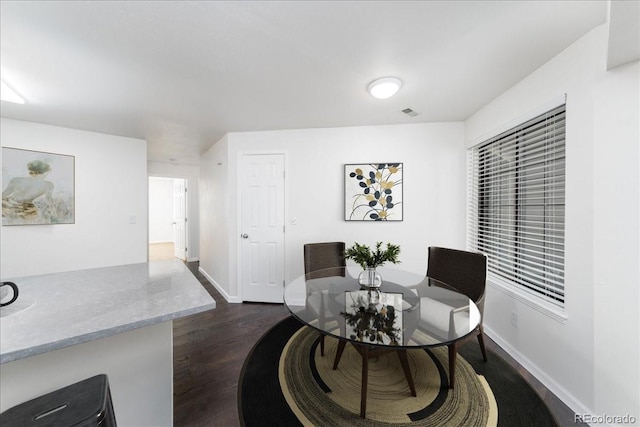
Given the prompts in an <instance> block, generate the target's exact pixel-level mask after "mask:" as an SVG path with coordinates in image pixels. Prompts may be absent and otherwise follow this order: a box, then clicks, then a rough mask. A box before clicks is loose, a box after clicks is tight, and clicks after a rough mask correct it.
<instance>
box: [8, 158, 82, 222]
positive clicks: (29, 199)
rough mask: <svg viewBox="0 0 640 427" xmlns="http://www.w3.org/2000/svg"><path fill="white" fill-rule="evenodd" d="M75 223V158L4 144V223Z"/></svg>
mask: <svg viewBox="0 0 640 427" xmlns="http://www.w3.org/2000/svg"><path fill="white" fill-rule="evenodd" d="M74 223H75V157H74V156H68V155H64V154H54V153H45V152H41V151H31V150H22V149H18V148H9V147H2V225H36V224H37V225H42V224H74Z"/></svg>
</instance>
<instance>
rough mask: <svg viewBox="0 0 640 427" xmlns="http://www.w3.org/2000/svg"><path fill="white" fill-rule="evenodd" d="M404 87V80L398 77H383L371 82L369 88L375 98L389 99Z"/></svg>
mask: <svg viewBox="0 0 640 427" xmlns="http://www.w3.org/2000/svg"><path fill="white" fill-rule="evenodd" d="M401 87H402V80H400V79H399V78H397V77H382V78H380V79H377V80H374V81H372V82H371V83H370V84H369V87H368V88H367V90H368V91H369V93H370V94H371V96H373V97H374V98H378V99H387V98H390V97H392V96H393V95H395V94H396V92H397V91H399V90H400V88H401Z"/></svg>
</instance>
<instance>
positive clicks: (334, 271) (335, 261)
mask: <svg viewBox="0 0 640 427" xmlns="http://www.w3.org/2000/svg"><path fill="white" fill-rule="evenodd" d="M344 251H345V244H344V242H324V243H307V244H305V245H304V275H305V279H306V280H311V279H321V278H323V277H335V276H341V277H345V274H346V265H347V264H346V260H345V258H344ZM319 295H320V299H319V300H318V301H315V303H313V302H312V307H311V308H312V309H313V310H316V311H317V313H318V319H319V320H320V322H321V323H323V322H325V321H326V320H327V319H328V316H329V317H330V316H332V315H331V313H330V312H328V310H327V303H326V301H325V300H324V294H323V293H322V292H321V293H320V294H319ZM320 354H321V355H322V356H324V334H323V333H322V332H321V333H320Z"/></svg>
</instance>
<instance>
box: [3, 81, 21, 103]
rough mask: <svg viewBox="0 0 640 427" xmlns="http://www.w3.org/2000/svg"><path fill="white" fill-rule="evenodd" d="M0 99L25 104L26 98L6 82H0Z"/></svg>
mask: <svg viewBox="0 0 640 427" xmlns="http://www.w3.org/2000/svg"><path fill="white" fill-rule="evenodd" d="M0 83H1V84H2V86H1V87H0V99H2V100H3V101H7V102H15V103H16V104H24V102H25V101H24V98H23V97H21V96H20V95H18V93H17V92H16V91H15V90H13V89H11V88H10V87H9V85H7V84H6V83H5V82H3V81H2V82H0Z"/></svg>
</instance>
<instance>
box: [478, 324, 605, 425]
mask: <svg viewBox="0 0 640 427" xmlns="http://www.w3.org/2000/svg"><path fill="white" fill-rule="evenodd" d="M484 332H485V334H486V335H487V336H488V337H489V338H491V339H492V340H493V341H495V343H496V344H498V345H499V346H500V347H502V349H503V350H504V351H506V352H507V353H509V355H510V356H511V357H513V358H514V359H515V360H516V361H517V362H518V363H519V364H520V365H522V367H523V368H525V369H526V370H527V371H529V372H530V373H531V375H533V376H534V377H536V379H537V380H538V381H540V382H541V383H542V384H543V385H544V386H545V387H546V388H547V389H548V390H549V391H551V392H552V393H553V394H555V395H556V396H557V397H558V399H560V400H561V401H562V402H564V404H565V405H567V406H568V407H569V408H570V409H571V410H572V411H573V412H574V413H576V414H594V413H595V412H594V411H593V410H592V409H589V408H588V407H587V406H586V405H584V404H583V403H582V402H580V401H579V400H578V399H576V397H575V396H573V395H572V394H571V393H569V392H568V391H567V390H566V389H565V388H564V387H562V386H561V385H560V384H558V382H557V381H555V380H554V379H553V378H551V377H550V376H549V375H547V374H546V373H545V372H544V371H543V370H541V369H540V368H539V367H538V366H537V365H536V364H535V363H533V362H532V361H531V360H529V359H528V358H527V357H526V356H525V355H523V354H522V353H520V352H519V351H518V350H516V349H515V348H513V347H512V346H511V345H510V344H509V343H508V342H507V341H505V340H504V339H502V337H501V336H500V335H499V334H497V333H495V331H493V330H492V329H491V328H489V327H488V326H487V325H486V324H485V325H484Z"/></svg>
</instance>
